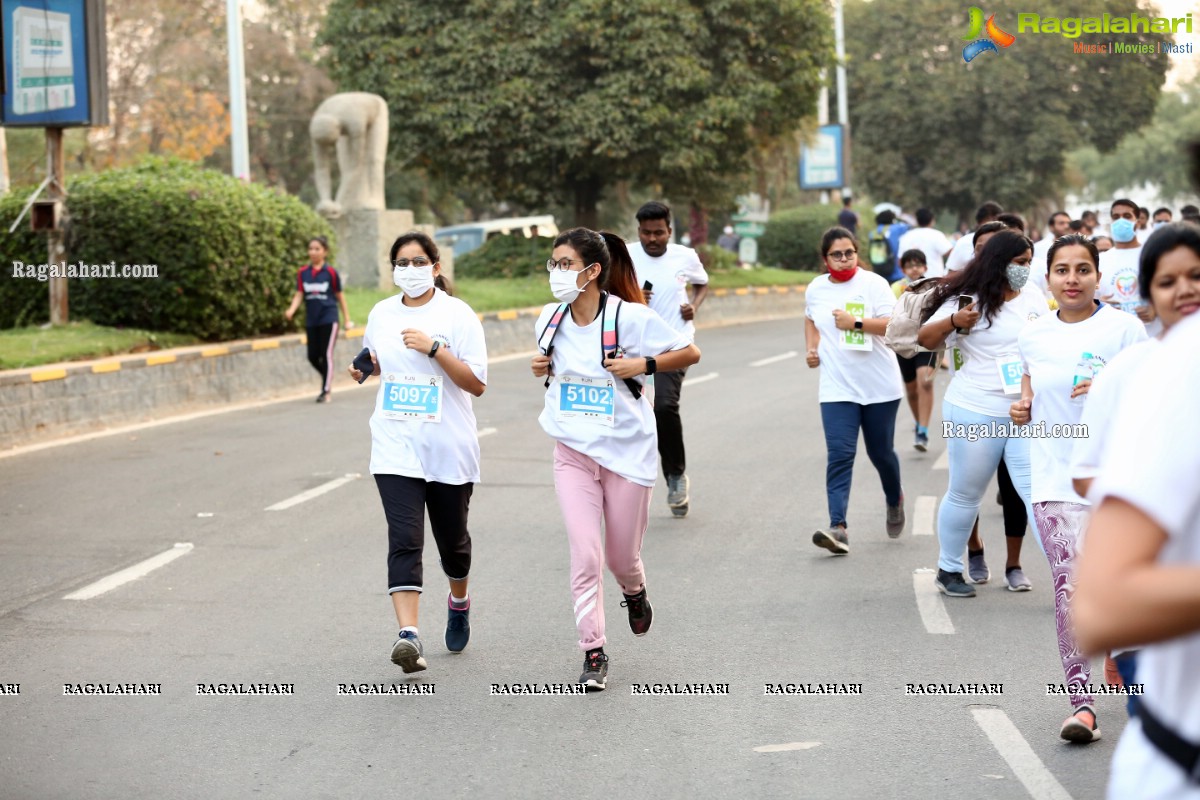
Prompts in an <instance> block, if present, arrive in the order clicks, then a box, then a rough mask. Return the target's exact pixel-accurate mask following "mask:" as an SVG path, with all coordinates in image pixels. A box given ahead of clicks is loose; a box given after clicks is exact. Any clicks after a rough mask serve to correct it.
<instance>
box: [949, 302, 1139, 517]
mask: <svg viewBox="0 0 1200 800" xmlns="http://www.w3.org/2000/svg"><path fill="white" fill-rule="evenodd" d="M972 335H973V334H972ZM968 338H969V337H968ZM1145 339H1146V331H1145V330H1144V329H1143V328H1142V325H1141V323H1140V322H1138V321H1137V320H1136V319H1130V318H1129V315H1128V314H1122V313H1121V312H1120V311H1117V310H1116V309H1115V308H1112V307H1111V306H1108V305H1104V304H1101V305H1100V306H1099V307H1098V309H1097V310H1096V313H1094V314H1092V316H1090V317H1088V318H1087V319H1085V320H1083V321H1082V322H1075V323H1066V322H1063V321H1062V320H1061V319H1059V318H1058V314H1057V313H1054V312H1051V313H1049V314H1044V315H1042V316H1041V317H1040V318H1039V319H1037V320H1036V321H1034V322H1031V323H1030V324H1028V325H1026V326H1025V327H1024V329H1023V330H1022V331H1021V333H1020V335H1019V336H1018V337H1017V345H1018V347H1019V348H1020V352H1021V360H1022V361H1023V362H1024V364H1023V366H1024V374H1026V375H1028V376H1029V378H1030V382H1031V386H1032V388H1033V408H1032V409H1031V419H1030V424H1031V425H1037V424H1038V423H1041V424H1042V426H1043V427H1044V428H1045V433H1046V435H1044V436H1035V437H1033V441H1032V443H1031V446H1030V453H1029V460H1030V462H1031V464H1032V482H1031V484H1030V492H1031V496H1030V500H1031V502H1034V503H1048V502H1063V503H1087V501H1086V500H1084V499H1083V498H1082V497H1080V496H1079V495H1078V494H1076V493H1075V490H1074V488H1073V487H1072V486H1071V474H1070V468H1069V464H1070V460H1071V448H1072V439H1071V438H1069V437H1067V436H1058V437H1055V436H1054V430H1053V428H1054V426H1055V425H1076V424H1078V423H1079V421H1080V417H1081V416H1082V414H1083V409H1084V406H1085V405H1086V404H1087V403H1088V402H1090V400H1089V398H1090V394H1088V395H1084V396H1082V397H1078V398H1075V399H1074V400H1072V399H1071V390H1072V389H1073V388H1074V379H1075V375H1076V373H1079V374H1080V375H1081V376H1084V377H1093V376H1095V375H1099V374H1102V373H1103V371H1104V369H1105V368H1106V367H1107V366H1108V364H1109V362H1111V361H1112V360H1113V358H1114V357H1115V356H1116V355H1117V354H1118V353H1120V352H1121V351H1122V350H1124V349H1125V348H1127V347H1129V346H1131V345H1134V344H1137V343H1138V342H1142V341H1145ZM1088 391H1089V392H1090V391H1091V389H1090V388H1089V390H1088ZM1018 396H1019V395H1018ZM1012 399H1013V400H1015V399H1017V396H1014V397H1013V398H1012ZM1088 433H1089V437H1087V438H1090V436H1091V435H1092V431H1091V430H1090V429H1089V430H1088ZM1094 435H1095V436H1096V437H1097V438H1100V437H1102V436H1103V435H1104V432H1103V429H1101V428H1097V429H1096V432H1095V434H1094ZM1081 438H1082V437H1081Z"/></svg>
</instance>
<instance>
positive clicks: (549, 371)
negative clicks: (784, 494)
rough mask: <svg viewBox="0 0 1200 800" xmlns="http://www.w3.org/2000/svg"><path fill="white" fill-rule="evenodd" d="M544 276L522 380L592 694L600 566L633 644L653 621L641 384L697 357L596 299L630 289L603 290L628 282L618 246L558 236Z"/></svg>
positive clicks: (646, 410) (651, 422)
mask: <svg viewBox="0 0 1200 800" xmlns="http://www.w3.org/2000/svg"><path fill="white" fill-rule="evenodd" d="M546 266H547V269H549V270H550V288H551V291H552V292H553V293H554V296H555V297H556V298H558V300H559V302H557V303H551V304H549V305H547V306H546V307H545V308H544V309H542V314H541V316H540V317H539V318H538V321H537V324H536V326H535V328H534V331H535V335H536V336H537V337H538V342H539V345H538V346H539V350H541V352H540V354H539V355H537V356H534V358H533V362H532V364H531V368H532V370H533V374H534V375H535V376H537V377H539V378H543V377H544V378H546V382H547V390H546V396H545V407H544V408H543V410H542V414H541V416H540V417H539V418H538V421H539V422H540V423H541V425H542V428H543V429H544V430H545V431H546V433H548V434H550V436H551V437H553V438H554V439H555V440H556V441H557V444H556V445H555V447H554V488H555V492H556V494H557V495H558V503H559V507H560V508H561V509H562V515H563V521H564V522H565V524H566V528H567V542H568V545H569V547H570V553H571V596H572V600H573V603H574V615H575V627H576V629H577V630H578V633H579V647H580V649H581V650H583V652H584V659H583V673H582V674H581V675H580V677H579V683H581V684H583V685H584V686H585V687H587V689H589V690H592V689H596V690H599V689H603V688H604V687H605V683H606V680H607V677H608V656H607V655H605V653H604V644H605V642H606V639H605V635H604V586H603V584H604V565H605V563H607V564H608V568H609V570H611V571H612V573H613V575H614V576H615V577H616V579H617V582H618V583H619V584H620V585H621V591H622V592H623V593H624V595H625V600H624V602H623V603H622V605H623V606H625V607H626V608H627V610H628V613H629V627H630V628H631V629H632V630H633V633H634V635H636V636H642V635H644V634H645V633H646V632H647V631H649V630H650V624H651V622H652V620H653V610H652V609H651V607H650V602H649V600H647V598H646V582H645V571H644V569H643V567H642V556H641V549H642V536H643V535H644V534H645V532H646V524H647V521H648V519H649V508H650V493H651V491H652V490H653V488H654V481H655V478H656V477H657V473H658V436H657V428H656V424H655V418H654V404H653V401H652V400H651V399H650V398H649V397H648V396H647V394H646V392H645V391H644V390H645V389H646V388H648V385H647V384H646V383H645V381H644V378H643V377H642V376H645V375H653V374H654V373H655V372H656V371H657V370H659V369H662V370H675V369H683V368H685V367H688V366H691V365H692V364H695V363H696V362H697V361H699V360H700V351H699V349H697V348H696V346H695V345H694V344H692V343H691V341H690V339H689V338H688V337H687V336H686V335H684V334H681V333H679V332H678V331H676V330H675V329H674V328H672V327H671V326H670V325H668V324H667V323H666V322H664V321H663V320H662V319H661V318H660V317H659V316H658V315H657V314H655V313H654V312H653V311H651V310H650V308H649V307H648V306H646V305H644V304H641V303H639V302H629V301H628V300H626V301H623V302H620V303H619V305H617V302H618V301H617V300H612V301H610V300H609V295H608V294H607V293H605V292H602V291H601V290H600V287H601V286H603V285H606V284H607V285H610V286H619V285H627V284H629V282H628V281H622V280H616V281H609V280H607V278H608V272H609V270H610V269H611V270H621V271H627V272H628V273H630V274H632V272H633V262H632V261H631V260H630V258H629V252H628V251H627V250H626V249H625V243H624V242H623V241H621V239H620V238H619V237H617V236H615V235H613V234H599V233H596V232H595V231H592V230H588V229H586V228H573V229H571V230H568V231H565V232H563V233H561V234H559V235H558V238H556V239H555V240H554V251H553V253H552V255H551V258H550V261H548V262H547V264H546ZM633 285H634V286H636V283H635V284H633ZM633 299H634V300H637V299H638V298H633ZM564 304H565V306H566V308H565V309H563V310H562V311H561V313H560V309H561V308H562V306H563V305H564ZM552 326H553V329H551V327H552ZM551 336H552V337H553V338H552V339H551Z"/></svg>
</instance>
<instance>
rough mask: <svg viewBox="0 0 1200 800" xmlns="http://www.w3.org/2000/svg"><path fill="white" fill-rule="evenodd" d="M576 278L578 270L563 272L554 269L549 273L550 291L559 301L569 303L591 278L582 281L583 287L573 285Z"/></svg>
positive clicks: (573, 300) (572, 301)
mask: <svg viewBox="0 0 1200 800" xmlns="http://www.w3.org/2000/svg"><path fill="white" fill-rule="evenodd" d="M578 279H579V273H578V272H571V271H567V272H563V271H562V270H558V269H556V270H554V271H553V272H551V273H550V291H551V292H552V293H553V294H554V297H555V298H556V299H557V300H558V301H559V302H560V303H566V304H567V305H570V304H571V303H574V302H575V298H576V297H579V294H580V292H582V291H583V289H584V288H585V287H586V286H587V285H588V284H589V283H591V282H592V279H591V278H588V279H587V280H586V281H584V283H583V287H580V286H576V285H575V282H576V281H577V280H578Z"/></svg>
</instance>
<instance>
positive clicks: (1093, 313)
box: [1009, 234, 1146, 743]
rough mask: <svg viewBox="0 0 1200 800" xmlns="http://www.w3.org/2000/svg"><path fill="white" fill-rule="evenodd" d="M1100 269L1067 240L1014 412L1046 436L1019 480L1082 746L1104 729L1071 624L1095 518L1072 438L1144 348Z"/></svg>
mask: <svg viewBox="0 0 1200 800" xmlns="http://www.w3.org/2000/svg"><path fill="white" fill-rule="evenodd" d="M1099 262H1100V254H1099V252H1097V250H1096V245H1095V244H1093V243H1092V242H1091V241H1090V240H1088V239H1087V238H1086V237H1083V236H1080V235H1079V234H1069V235H1067V236H1062V237H1060V238H1059V239H1058V240H1056V241H1055V242H1054V244H1052V245H1051V246H1050V250H1049V252H1048V253H1047V255H1046V263H1047V274H1046V282H1047V285H1048V286H1049V288H1050V292H1051V294H1053V295H1054V300H1055V302H1056V303H1057V304H1058V310H1057V311H1055V312H1054V313H1052V314H1047V315H1045V316H1043V317H1041V318H1040V319H1038V320H1037V321H1036V322H1033V323H1031V324H1029V325H1026V326H1025V328H1024V330H1022V331H1021V334H1020V336H1019V337H1018V339H1017V344H1018V347H1019V348H1020V353H1021V360H1022V361H1023V363H1024V369H1023V373H1024V374H1023V376H1022V380H1021V398H1020V399H1019V400H1016V401H1014V402H1013V404H1012V406H1011V408H1010V410H1009V416H1010V417H1011V418H1012V421H1013V423H1014V424H1016V425H1029V424H1034V425H1036V426H1037V427H1038V428H1039V429H1040V431H1039V432H1037V433H1035V435H1034V436H1033V439H1032V442H1031V445H1030V447H1031V450H1030V456H1031V458H1030V462H1029V467H1028V469H1029V475H1018V474H1014V475H1013V478H1014V479H1015V480H1017V479H1019V480H1021V481H1025V480H1028V481H1029V485H1030V497H1031V500H1032V505H1033V514H1034V519H1035V520H1036V522H1037V524H1036V525H1035V526H1034V527H1035V529H1036V530H1037V532H1038V535H1039V536H1040V537H1041V540H1042V549H1043V550H1044V551H1045V553H1046V558H1047V559H1048V560H1049V562H1050V574H1051V576H1052V578H1053V581H1054V609H1055V621H1056V623H1057V627H1058V652H1059V656H1060V658H1061V659H1062V664H1063V673H1064V674H1065V676H1066V686H1067V690H1068V692H1069V693H1070V697H1071V708H1072V709H1073V711H1072V715H1071V716H1070V717H1068V718H1067V721H1066V722H1064V723H1063V725H1062V729H1061V731H1060V735H1061V736H1062V738H1064V739H1066V740H1068V741H1072V742H1080V743H1087V742H1093V741H1095V740H1096V739H1099V738H1100V726H1099V723H1098V722H1097V719H1096V712H1095V707H1094V705H1093V703H1094V698H1093V697H1092V695H1091V693H1090V692H1089V691H1088V689H1087V687H1088V685H1089V682H1090V678H1091V670H1090V668H1089V664H1088V660H1087V659H1086V658H1084V657H1083V656H1082V655H1081V654H1080V652H1079V648H1078V646H1077V645H1076V644H1075V636H1074V634H1073V632H1072V630H1071V624H1070V619H1069V614H1070V605H1071V592H1072V587H1073V583H1072V572H1073V570H1074V567H1075V556H1076V553H1077V552H1078V549H1079V538H1080V537H1081V536H1082V535H1083V527H1084V524H1085V522H1086V520H1087V515H1088V512H1089V508H1090V507H1089V504H1088V502H1087V501H1086V500H1084V499H1083V498H1082V497H1080V496H1079V495H1077V494H1076V493H1075V490H1074V488H1073V487H1072V486H1071V478H1070V472H1069V464H1070V460H1071V448H1072V437H1075V438H1078V437H1079V436H1080V433H1081V431H1080V430H1078V428H1077V426H1078V424H1079V420H1080V416H1081V415H1082V413H1083V407H1084V403H1085V402H1086V400H1087V393H1088V389H1089V387H1090V386H1091V382H1092V377H1093V376H1095V375H1096V374H1098V373H1099V372H1100V371H1101V370H1102V369H1103V368H1104V366H1105V365H1107V364H1108V362H1110V361H1111V360H1112V359H1113V358H1114V357H1115V356H1116V355H1117V354H1118V353H1120V352H1121V351H1122V350H1124V349H1125V348H1127V347H1129V346H1130V345H1132V344H1135V343H1137V342H1139V341H1144V340H1145V338H1146V333H1145V329H1144V326H1143V325H1142V324H1141V323H1140V322H1139V321H1138V320H1137V319H1136V318H1135V317H1133V316H1132V315H1130V314H1122V313H1121V312H1120V311H1116V310H1114V309H1113V308H1111V307H1109V306H1107V305H1105V304H1103V303H1100V302H1099V301H1097V300H1096V299H1095V298H1096V289H1097V287H1098V286H1099V283H1100V273H1099V271H1098V269H1097V265H1098V264H1099ZM1096 435H1097V436H1099V435H1101V433H1100V431H1096Z"/></svg>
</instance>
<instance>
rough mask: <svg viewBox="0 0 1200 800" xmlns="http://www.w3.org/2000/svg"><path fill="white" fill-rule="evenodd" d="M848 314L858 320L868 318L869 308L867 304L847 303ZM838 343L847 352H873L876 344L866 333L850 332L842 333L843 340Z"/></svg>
mask: <svg viewBox="0 0 1200 800" xmlns="http://www.w3.org/2000/svg"><path fill="white" fill-rule="evenodd" d="M846 312H847V313H848V314H850V315H851V316H853V317H854V318H855V319H857V320H862V319H865V318H866V314H867V306H866V303H858V302H851V303H846ZM838 343H839V344H840V345H841V346H842V347H843V348H845V349H846V350H867V351H869V350H873V349H874V348H875V345H874V343H873V342H872V341H871V337H870V336H868V335H867V332H866V331H859V330H849V331H842V338H841V339H840V340H839V341H838Z"/></svg>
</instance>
